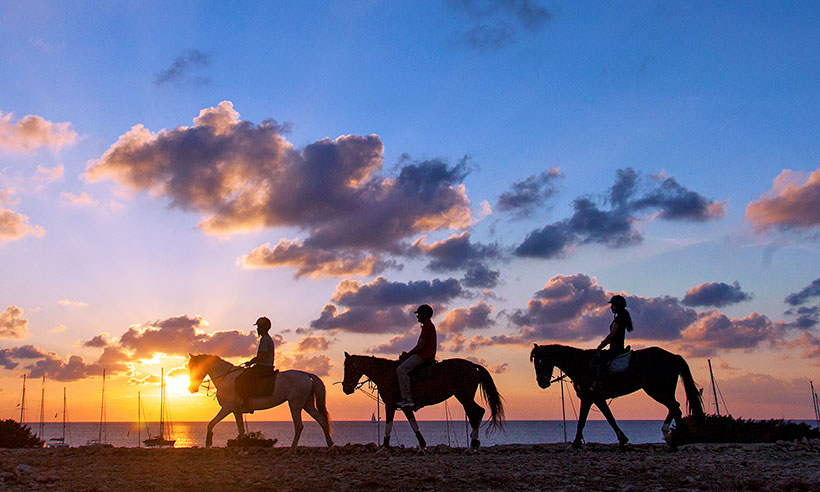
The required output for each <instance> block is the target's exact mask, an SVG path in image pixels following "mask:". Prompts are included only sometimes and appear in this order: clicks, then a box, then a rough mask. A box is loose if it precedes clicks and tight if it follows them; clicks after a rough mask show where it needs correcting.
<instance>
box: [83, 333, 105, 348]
mask: <svg viewBox="0 0 820 492" xmlns="http://www.w3.org/2000/svg"><path fill="white" fill-rule="evenodd" d="M108 336H109V335H108V333H100V334H99V335H97V336H95V337H93V338H92V339H91V340H86V341H85V342H83V343H82V345H83V347H95V348H104V347H107V346H108Z"/></svg>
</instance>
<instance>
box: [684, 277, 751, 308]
mask: <svg viewBox="0 0 820 492" xmlns="http://www.w3.org/2000/svg"><path fill="white" fill-rule="evenodd" d="M751 298H752V295H751V294H749V293H746V292H743V290H742V289H741V288H740V283H738V282H734V283H732V285H729V284H725V283H723V282H719V283H718V282H709V283H702V284H700V285H697V286H695V287H692V288H691V289H689V290H688V291H686V295H685V296H683V300H682V301H681V304H683V305H684V306H712V307H723V306H729V305H732V304H737V303H739V302H743V301H748V300H749V299H751Z"/></svg>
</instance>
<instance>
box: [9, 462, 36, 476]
mask: <svg viewBox="0 0 820 492" xmlns="http://www.w3.org/2000/svg"><path fill="white" fill-rule="evenodd" d="M14 473H16V474H18V475H22V474H23V473H34V468H33V467H31V466H29V465H26V464H23V463H20V464H19V465H17V466H15V467H14Z"/></svg>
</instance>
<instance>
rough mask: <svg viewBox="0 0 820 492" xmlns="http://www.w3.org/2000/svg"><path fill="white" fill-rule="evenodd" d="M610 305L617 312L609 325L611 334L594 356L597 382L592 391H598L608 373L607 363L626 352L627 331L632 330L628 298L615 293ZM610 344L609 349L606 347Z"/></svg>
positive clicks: (593, 364)
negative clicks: (627, 304)
mask: <svg viewBox="0 0 820 492" xmlns="http://www.w3.org/2000/svg"><path fill="white" fill-rule="evenodd" d="M609 307H610V309H611V310H612V312H613V313H615V319H613V320H612V323H611V324H610V325H609V334H608V335H607V336H606V337H605V338H604V339H603V340H602V341H601V343H599V344H598V349H597V350H598V351H597V352H596V353H595V355H593V356H592V362H591V364H592V369H593V371H595V382H594V383H593V385H592V391H594V392H598V391H600V390H601V389H602V387H603V383H604V381H605V379H606V377H607V375H608V370H607V364H608V363H609V362H610V361H611V360H612V359H614V358H615V357H617V356H619V355H621V354H622V353H624V339H625V338H626V332H627V331H632V330H633V329H634V328H633V327H632V317H631V316H630V315H629V311H627V310H626V299H624V297H623V296H619V295H615V296H612V299H610V300H609ZM607 345H609V350H604V347H606V346H607Z"/></svg>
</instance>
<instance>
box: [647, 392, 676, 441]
mask: <svg viewBox="0 0 820 492" xmlns="http://www.w3.org/2000/svg"><path fill="white" fill-rule="evenodd" d="M676 383H677V381H676ZM672 387H673V388H674V386H672ZM644 391H646V394H647V395H649V396H650V397H652V399H653V400H655V401H657V402H658V403H660V404H661V405H663V406H665V407H666V408H667V409H668V410H669V413H667V414H666V418H665V419H664V421H663V425H662V426H661V432H662V433H663V440H664V441H666V442H667V443H668V444H669V445H670V446H672V447H673V448H674V445H673V444H672V429H671V427H670V425H671V424H672V420H673V419H674V421H675V424H676V425H677V426H678V428H682V426H683V421H682V420H681V419H682V417H683V414H682V413H681V410H680V403H678V400H676V399H675V393H674V391H672V392H669V391H659V390H657V389H655V388H652V389H648V388H644Z"/></svg>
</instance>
